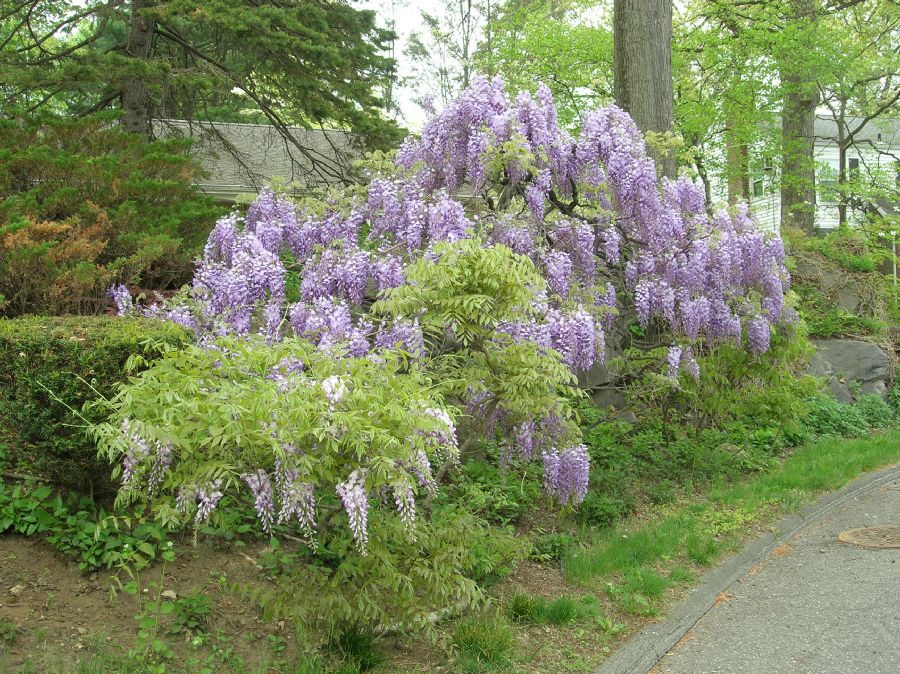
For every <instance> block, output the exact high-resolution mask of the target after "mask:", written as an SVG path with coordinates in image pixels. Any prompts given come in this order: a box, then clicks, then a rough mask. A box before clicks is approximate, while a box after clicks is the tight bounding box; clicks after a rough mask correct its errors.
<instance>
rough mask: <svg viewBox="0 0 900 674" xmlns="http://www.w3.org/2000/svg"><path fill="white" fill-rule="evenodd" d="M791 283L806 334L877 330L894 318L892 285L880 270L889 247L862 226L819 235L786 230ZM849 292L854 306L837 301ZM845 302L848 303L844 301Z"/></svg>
mask: <svg viewBox="0 0 900 674" xmlns="http://www.w3.org/2000/svg"><path fill="white" fill-rule="evenodd" d="M785 238H786V241H787V244H788V246H789V250H790V252H791V255H792V256H793V264H792V272H791V273H792V284H791V285H792V288H793V289H794V291H795V292H796V293H797V296H798V299H799V303H798V306H797V308H798V311H799V313H800V315H801V317H802V318H803V320H804V322H805V324H806V326H807V329H808V331H809V334H810V336H813V337H819V338H828V337H842V336H860V335H881V334H884V332H885V328H886V327H887V326H888V325H890V324H892V323H896V318H897V317H896V316H895V315H894V314H895V313H896V304H895V299H896V298H895V297H894V292H895V291H894V288H893V285H892V282H891V281H890V279H888V277H887V276H885V275H884V274H883V273H881V271H880V268H881V266H882V265H883V263H884V262H885V261H886V260H888V259H889V258H890V255H891V253H890V250H889V249H888V248H887V247H886V245H885V243H884V241H883V240H881V239H879V238H878V237H877V236H875V235H873V234H871V233H869V232H867V230H865V229H852V230H851V229H839V230H836V231H834V232H831V233H829V234H828V235H827V236H826V237H824V238H812V237H806V236H804V235H803V234H802V233H801V232H798V231H796V230H787V231H786V232H785ZM844 297H847V298H851V299H852V300H853V304H857V303H858V306H856V307H855V308H853V307H852V306H850V308H851V309H853V310H852V311H851V310H848V308H845V307H844V306H842V303H843V302H842V300H843V299H844ZM848 306H849V305H848Z"/></svg>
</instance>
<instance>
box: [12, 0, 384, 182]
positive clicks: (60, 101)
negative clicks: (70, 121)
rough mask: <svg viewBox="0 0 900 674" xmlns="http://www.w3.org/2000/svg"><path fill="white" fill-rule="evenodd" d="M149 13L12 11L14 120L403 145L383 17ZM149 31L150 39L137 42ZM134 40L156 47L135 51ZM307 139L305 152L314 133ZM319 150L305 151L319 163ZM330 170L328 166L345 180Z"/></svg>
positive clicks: (297, 8)
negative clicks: (223, 127) (98, 116)
mask: <svg viewBox="0 0 900 674" xmlns="http://www.w3.org/2000/svg"><path fill="white" fill-rule="evenodd" d="M140 7H141V6H140V5H138V6H132V5H130V4H129V5H126V6H123V7H118V8H117V10H118V11H116V12H115V13H112V14H111V13H109V11H108V8H107V7H106V6H105V5H102V4H101V5H91V4H89V5H87V6H84V7H81V6H75V5H68V4H65V3H58V2H56V1H55V0H29V2H25V3H19V4H18V5H17V6H15V7H13V8H10V9H9V11H6V12H5V13H4V19H5V24H4V38H5V39H4V43H3V44H4V47H3V48H2V49H0V69H2V71H3V73H4V81H5V82H6V84H7V85H8V86H9V87H11V89H10V93H12V92H13V91H15V92H16V95H14V96H13V95H9V96H4V101H3V105H2V109H0V110H2V112H3V113H4V116H17V115H18V116H24V115H28V114H34V113H35V110H37V111H38V112H41V111H47V110H50V111H54V112H57V111H58V112H59V113H61V114H63V115H67V116H72V117H75V116H83V115H84V114H85V113H86V112H89V111H91V110H102V109H112V110H121V111H122V113H123V115H124V116H125V117H126V120H125V122H126V124H127V127H126V128H133V129H135V130H136V131H143V129H142V125H145V124H147V123H148V122H149V121H150V120H151V119H154V120H159V119H169V118H172V117H176V118H181V119H184V118H188V119H193V120H214V121H245V122H246V121H254V122H264V123H273V124H275V123H277V124H278V125H279V126H285V125H292V124H293V125H298V126H303V127H306V128H310V127H311V126H312V127H316V126H319V125H324V126H325V127H327V128H338V129H341V128H350V129H352V130H353V131H355V132H357V133H359V135H360V136H361V137H362V138H363V139H364V140H365V142H366V143H369V142H371V143H373V144H378V143H385V142H386V141H388V140H396V137H397V135H398V131H397V126H396V124H394V123H393V122H391V121H390V120H388V119H386V117H385V115H383V109H382V101H381V100H380V99H379V97H378V95H377V91H378V89H379V87H380V85H382V84H386V79H387V78H388V77H389V76H390V75H391V74H392V72H393V61H392V60H391V59H389V58H388V57H387V56H386V54H385V50H386V49H387V48H388V45H387V42H388V39H389V38H390V36H391V33H389V32H388V31H385V30H383V29H380V28H378V27H377V25H376V19H375V13H374V12H373V11H368V10H360V9H357V8H356V7H354V6H352V5H350V4H348V3H343V2H337V3H320V2H312V1H311V0H281V1H279V2H273V1H271V0H268V1H265V2H252V3H244V2H217V1H215V0H204V1H202V2H199V3H198V2H195V3H188V4H185V3H180V2H175V3H168V2H167V3H147V4H145V5H143V11H141V15H142V16H144V17H145V18H146V19H147V21H146V22H144V21H138V17H137V15H136V12H137V11H138V9H139V8H140ZM26 26H30V28H26ZM139 26H140V27H141V28H143V29H144V30H149V34H146V33H140V32H139V33H138V35H137V36H135V35H134V32H135V31H137V28H138V27H139ZM132 37H134V38H135V41H137V42H141V41H143V40H146V47H147V49H146V50H138V51H132V50H130V49H124V48H123V46H124V45H129V44H133V43H132V42H129V40H130V39H131V38H132ZM287 55H290V58H287V57H286V56H287ZM175 64H177V67H176V65H175ZM120 91H121V94H122V95H121V96H120V95H119V92H120ZM110 92H113V93H112V94H111V93H110ZM128 101H130V105H123V103H126V102H128ZM158 128H159V127H156V129H155V130H156V131H157V132H158ZM295 138H296V140H297V141H298V142H299V143H301V147H303V145H302V143H303V142H304V140H306V137H305V135H303V134H297V135H296V136H295ZM309 149H311V148H307V154H306V155H301V153H300V152H299V151H298V152H297V155H296V156H297V157H298V158H299V157H301V156H306V157H310V158H312V157H313V156H314V155H315V154H316V153H309V152H308V150H309ZM323 166H324V168H323ZM330 166H331V163H330V162H328V163H327V164H326V163H325V162H317V166H316V168H317V169H318V170H319V171H321V172H322V173H324V176H322V177H326V178H334V169H333V168H332V170H331V171H329V170H328V167H330Z"/></svg>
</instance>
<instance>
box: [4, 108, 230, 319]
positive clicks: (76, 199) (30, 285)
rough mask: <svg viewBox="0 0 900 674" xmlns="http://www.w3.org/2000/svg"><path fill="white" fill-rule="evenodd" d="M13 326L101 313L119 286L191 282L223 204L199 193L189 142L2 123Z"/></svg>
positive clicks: (106, 123) (108, 130)
mask: <svg viewBox="0 0 900 674" xmlns="http://www.w3.org/2000/svg"><path fill="white" fill-rule="evenodd" d="M0 148H2V151H0V293H3V294H4V295H6V299H7V303H6V307H5V309H4V311H5V315H21V314H25V313H48V312H50V313H53V312H57V313H99V312H100V311H102V309H103V307H104V306H106V303H107V302H106V297H105V291H106V288H108V287H109V285H110V284H111V281H112V280H116V281H119V282H123V283H135V284H137V283H140V284H141V285H142V286H143V287H146V288H154V289H158V288H167V287H170V286H172V285H179V284H181V283H183V282H185V281H187V280H188V279H189V278H190V274H191V271H192V268H193V265H192V261H193V259H194V257H196V255H197V254H198V253H199V252H200V250H201V247H202V245H203V241H204V239H205V237H206V235H207V234H208V233H209V230H210V229H211V227H212V225H213V223H214V222H215V220H216V218H217V217H218V216H219V215H221V214H222V213H223V212H224V208H223V207H222V206H221V205H220V204H216V203H215V202H214V201H213V200H212V199H210V198H209V197H206V196H204V195H202V194H201V193H199V192H198V191H197V189H196V188H195V187H194V186H193V185H192V181H193V179H194V178H195V177H196V176H197V175H198V174H199V167H198V166H197V165H196V164H195V163H194V162H193V161H192V159H191V157H190V153H189V149H190V142H189V141H185V140H167V141H157V142H153V143H146V142H144V141H143V139H141V138H139V137H137V136H135V135H134V134H128V133H124V132H122V131H121V130H120V129H118V128H117V127H116V126H115V125H114V124H111V123H110V119H109V118H108V116H98V117H95V118H86V119H79V120H60V119H47V120H43V121H41V122H38V123H30V122H23V121H22V120H0Z"/></svg>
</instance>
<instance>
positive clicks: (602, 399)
mask: <svg viewBox="0 0 900 674" xmlns="http://www.w3.org/2000/svg"><path fill="white" fill-rule="evenodd" d="M591 400H592V401H593V403H594V404H595V405H596V406H597V407H600V408H603V409H606V408H608V407H612V408H613V409H616V410H621V409H624V408H625V406H626V405H627V401H626V400H625V396H624V395H622V392H621V391H619V390H617V389H613V388H603V389H600V390H598V391H594V392H593V393H591Z"/></svg>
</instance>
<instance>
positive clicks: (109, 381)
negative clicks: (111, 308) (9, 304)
mask: <svg viewBox="0 0 900 674" xmlns="http://www.w3.org/2000/svg"><path fill="white" fill-rule="evenodd" d="M190 339H191V336H190V334H189V333H188V332H186V331H185V330H183V329H181V328H179V327H178V326H176V325H174V324H171V323H165V322H162V321H155V320H151V319H124V318H116V317H112V316H94V317H86V316H80V317H75V316H73V317H37V316H32V317H26V318H16V319H0V466H2V470H3V471H6V472H15V473H25V474H29V475H36V476H39V477H42V478H44V479H47V480H50V481H51V482H53V483H55V484H57V485H60V486H65V487H68V488H72V489H76V490H78V491H82V492H102V491H105V490H108V489H109V488H110V487H111V486H112V485H111V484H110V471H111V467H110V466H109V465H108V464H105V463H104V462H102V461H100V460H99V459H97V456H96V455H97V452H96V447H95V446H94V443H93V442H92V440H91V438H90V435H89V433H88V432H87V428H88V422H96V421H99V420H100V419H99V418H98V417H99V416H102V415H101V414H100V413H99V412H96V411H95V412H93V415H94V416H93V418H91V417H88V418H87V419H85V418H83V417H82V407H83V405H84V404H85V403H86V402H88V401H90V400H96V399H98V398H99V397H100V396H103V397H109V396H111V395H113V394H114V393H115V391H116V388H117V384H119V383H121V382H123V381H125V380H126V378H127V375H126V373H125V363H126V361H127V360H128V357H129V356H131V355H132V354H133V353H140V354H142V355H144V356H145V357H147V358H152V357H153V356H154V355H155V354H157V353H158V352H159V350H160V345H161V344H169V345H172V346H176V347H177V346H182V345H184V344H187V343H188V342H189V341H190Z"/></svg>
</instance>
